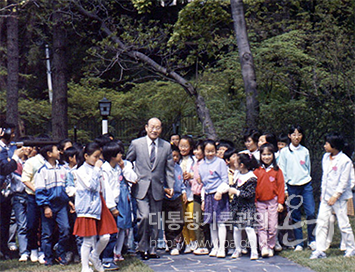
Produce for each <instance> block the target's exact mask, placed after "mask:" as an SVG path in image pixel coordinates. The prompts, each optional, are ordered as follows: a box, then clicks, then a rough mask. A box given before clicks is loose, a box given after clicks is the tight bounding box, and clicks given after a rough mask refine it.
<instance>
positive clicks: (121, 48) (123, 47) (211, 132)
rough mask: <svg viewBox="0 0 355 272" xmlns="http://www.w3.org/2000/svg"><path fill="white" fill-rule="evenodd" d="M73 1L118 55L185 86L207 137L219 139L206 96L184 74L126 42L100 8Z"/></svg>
mask: <svg viewBox="0 0 355 272" xmlns="http://www.w3.org/2000/svg"><path fill="white" fill-rule="evenodd" d="M71 2H72V3H73V4H74V5H75V6H76V8H77V9H78V10H79V12H80V13H81V14H82V15H84V16H86V17H87V18H89V19H91V20H93V21H96V22H99V23H100V27H101V31H102V32H103V33H105V35H106V36H108V37H109V38H110V39H111V41H113V42H114V44H115V47H116V48H117V56H121V55H124V56H126V57H128V58H130V59H131V60H134V61H139V62H140V63H142V64H143V65H144V66H146V67H147V68H148V70H150V71H153V72H154V73H156V74H158V75H160V76H162V77H163V78H168V79H169V80H171V81H173V82H176V83H178V84H180V86H182V87H183V89H184V90H185V91H186V93H187V94H188V95H190V96H191V97H193V98H194V103H195V107H196V111H197V115H198V117H199V120H200V122H201V123H202V127H203V131H204V134H205V135H206V137H208V138H211V139H217V132H216V130H215V127H214V125H213V121H212V119H211V116H210V112H209V110H208V108H207V106H206V103H205V100H204V98H203V97H202V96H201V95H200V94H199V93H198V92H197V89H196V88H195V87H194V86H193V85H192V84H191V83H190V82H189V81H188V80H187V79H186V78H184V77H183V76H182V75H180V74H179V73H177V72H175V71H174V70H172V69H170V68H168V67H165V66H164V65H162V64H159V63H158V62H156V61H155V60H153V58H151V57H149V56H148V55H147V54H144V53H142V52H140V51H138V50H135V49H134V47H133V46H130V45H129V44H126V43H124V42H123V41H122V40H121V39H120V37H119V36H118V35H117V33H116V32H114V31H112V30H111V28H110V27H112V26H111V25H108V23H109V22H110V21H112V18H101V17H100V16H99V15H98V14H97V13H96V12H97V11H98V10H87V9H86V8H85V7H83V6H82V5H81V3H80V2H78V1H74V0H71ZM102 5H103V4H102ZM105 11H106V9H105ZM118 27H119V26H118V25H116V26H114V27H112V29H115V31H117V28H118Z"/></svg>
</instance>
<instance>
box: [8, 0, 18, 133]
mask: <svg viewBox="0 0 355 272" xmlns="http://www.w3.org/2000/svg"><path fill="white" fill-rule="evenodd" d="M9 4H12V2H11V1H9ZM6 26H7V96H6V98H7V107H6V121H7V122H9V123H12V124H14V125H16V127H17V129H16V135H17V136H18V135H19V134H18V132H19V130H18V123H19V122H18V83H19V47H18V15H17V7H14V8H13V9H12V12H11V13H10V14H9V15H8V17H7V20H6Z"/></svg>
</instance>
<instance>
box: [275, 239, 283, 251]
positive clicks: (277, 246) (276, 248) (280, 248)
mask: <svg viewBox="0 0 355 272" xmlns="http://www.w3.org/2000/svg"><path fill="white" fill-rule="evenodd" d="M274 249H275V251H276V252H280V251H282V246H281V245H280V242H279V241H276V244H275V248H274Z"/></svg>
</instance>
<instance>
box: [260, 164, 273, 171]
mask: <svg viewBox="0 0 355 272" xmlns="http://www.w3.org/2000/svg"><path fill="white" fill-rule="evenodd" d="M261 167H262V168H264V169H265V171H266V172H269V171H270V170H271V169H273V168H274V165H273V164H270V165H269V166H268V167H266V168H265V165H261Z"/></svg>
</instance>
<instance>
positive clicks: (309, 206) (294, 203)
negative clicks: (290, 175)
mask: <svg viewBox="0 0 355 272" xmlns="http://www.w3.org/2000/svg"><path fill="white" fill-rule="evenodd" d="M287 190H288V195H289V197H288V199H289V201H290V202H289V207H290V210H291V217H292V221H293V223H294V225H293V232H294V234H295V239H296V240H295V243H296V242H297V245H300V246H304V240H306V239H303V232H302V222H301V206H303V209H304V211H305V213H306V220H307V232H308V243H311V242H313V241H314V240H315V237H314V233H313V231H314V228H315V226H316V216H315V211H314V210H315V204H314V197H313V187H312V182H308V183H306V184H304V185H300V186H292V185H287Z"/></svg>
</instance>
